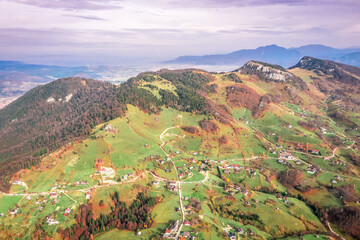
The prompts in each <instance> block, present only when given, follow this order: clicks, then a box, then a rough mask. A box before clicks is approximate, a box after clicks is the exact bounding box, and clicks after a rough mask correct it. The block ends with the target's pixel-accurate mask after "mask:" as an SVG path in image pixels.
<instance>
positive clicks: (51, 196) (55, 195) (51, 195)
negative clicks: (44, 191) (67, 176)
mask: <svg viewBox="0 0 360 240" xmlns="http://www.w3.org/2000/svg"><path fill="white" fill-rule="evenodd" d="M57 196H58V194H57V193H50V199H54V198H57Z"/></svg>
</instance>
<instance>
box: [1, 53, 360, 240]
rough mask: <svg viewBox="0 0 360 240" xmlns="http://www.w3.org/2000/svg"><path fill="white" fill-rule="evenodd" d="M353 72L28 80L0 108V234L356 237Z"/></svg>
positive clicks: (344, 68)
mask: <svg viewBox="0 0 360 240" xmlns="http://www.w3.org/2000/svg"><path fill="white" fill-rule="evenodd" d="M359 70H360V69H359V68H356V67H352V66H348V65H344V64H339V63H336V62H332V61H327V60H321V59H316V58H312V57H304V58H302V59H301V60H300V61H299V62H298V64H296V65H294V66H293V67H291V68H288V69H285V68H283V67H281V66H279V65H273V64H269V63H265V62H260V61H253V60H252V61H249V62H247V63H246V64H244V65H243V66H242V67H240V68H238V69H236V70H234V71H232V72H224V73H214V72H207V71H203V70H199V69H183V70H168V69H163V70H159V71H153V72H144V73H141V74H139V75H137V76H136V77H133V78H130V79H129V80H128V81H126V82H125V83H122V84H120V85H112V84H110V83H107V82H101V81H96V80H92V79H85V78H66V79H60V80H56V81H54V82H52V83H49V84H46V85H43V86H39V87H37V88H35V89H33V90H31V91H30V92H28V93H27V94H25V95H24V96H22V97H21V98H19V99H18V100H16V101H15V102H13V103H11V104H10V105H8V106H7V107H6V108H4V109H2V110H0V146H1V147H0V156H1V159H2V160H1V161H2V168H1V169H2V170H1V172H0V173H1V179H2V181H1V191H2V193H0V224H1V225H2V226H3V228H2V230H0V238H2V237H5V236H7V237H8V238H16V237H22V238H39V237H40V238H44V237H45V236H53V237H54V238H55V239H64V238H69V239H82V238H83V239H92V238H95V239H124V238H126V239H136V238H139V237H138V236H136V235H141V238H144V239H152V238H161V237H165V238H167V237H170V238H178V237H180V236H182V237H187V238H189V237H190V236H193V237H196V238H198V239H227V238H230V237H244V236H245V234H246V235H247V236H251V238H254V239H273V238H293V239H298V238H299V237H301V238H305V239H314V238H316V237H315V236H316V235H318V237H319V238H322V239H326V238H328V237H332V238H336V237H339V236H344V237H353V238H356V237H359V234H360V233H359V232H358V229H359V222H360V219H359V216H360V214H359V212H360V208H359V203H358V202H359V200H360V180H359V178H360V160H359V159H360V152H359V148H360V145H359V136H360V130H359V125H360V121H359V119H360V114H359V111H358V109H359V104H358V102H357V101H358V100H357V96H358V95H359V92H358V91H359V85H360V81H359V78H360V74H359ZM344 212H346V213H347V217H343V216H342V215H343V213H344ZM1 213H4V214H2V215H1ZM25 221H26V222H28V223H29V226H31V227H29V228H26V229H25V228H23V224H22V223H23V222H25ZM139 232H140V233H139Z"/></svg>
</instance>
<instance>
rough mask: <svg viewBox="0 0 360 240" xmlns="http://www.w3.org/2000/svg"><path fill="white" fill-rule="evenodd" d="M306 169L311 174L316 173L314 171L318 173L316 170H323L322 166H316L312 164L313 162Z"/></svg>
mask: <svg viewBox="0 0 360 240" xmlns="http://www.w3.org/2000/svg"><path fill="white" fill-rule="evenodd" d="M306 171H307V172H308V173H310V174H314V173H316V172H319V171H321V168H319V167H316V166H314V165H312V164H309V165H308V168H307V169H306Z"/></svg>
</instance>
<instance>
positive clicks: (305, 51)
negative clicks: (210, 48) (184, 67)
mask: <svg viewBox="0 0 360 240" xmlns="http://www.w3.org/2000/svg"><path fill="white" fill-rule="evenodd" d="M355 52H360V49H356V48H348V49H335V48H331V47H328V46H324V45H306V46H302V47H298V48H288V49H287V48H283V47H279V46H277V45H269V46H265V47H259V48H256V49H244V50H239V51H235V52H231V53H228V54H215V55H204V56H180V57H178V58H176V59H174V60H170V61H166V62H165V63H169V64H195V65H243V64H245V63H246V62H248V61H250V60H255V61H261V62H267V63H271V64H277V65H280V66H283V67H290V66H293V65H295V64H296V63H297V62H298V61H299V60H300V59H301V58H302V57H304V56H312V57H316V58H324V59H329V60H337V61H340V62H343V63H345V64H351V65H354V66H360V57H359V54H355V55H350V56H348V55H349V54H354V53H355Z"/></svg>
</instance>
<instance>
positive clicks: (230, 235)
mask: <svg viewBox="0 0 360 240" xmlns="http://www.w3.org/2000/svg"><path fill="white" fill-rule="evenodd" d="M228 235H229V238H230V239H234V240H235V239H236V236H235V233H233V232H229V233H228Z"/></svg>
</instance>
